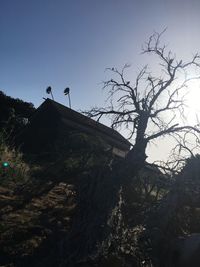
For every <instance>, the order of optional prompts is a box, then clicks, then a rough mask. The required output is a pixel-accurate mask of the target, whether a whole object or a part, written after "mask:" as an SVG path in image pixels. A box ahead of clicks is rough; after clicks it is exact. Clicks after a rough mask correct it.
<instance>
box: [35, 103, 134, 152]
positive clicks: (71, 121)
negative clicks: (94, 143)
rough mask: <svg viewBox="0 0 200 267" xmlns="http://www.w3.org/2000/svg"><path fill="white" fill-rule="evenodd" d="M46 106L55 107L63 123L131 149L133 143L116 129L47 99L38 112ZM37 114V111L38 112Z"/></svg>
mask: <svg viewBox="0 0 200 267" xmlns="http://www.w3.org/2000/svg"><path fill="white" fill-rule="evenodd" d="M45 106H48V108H49V107H51V106H52V107H53V108H54V109H55V110H56V111H57V112H58V113H59V115H60V117H61V119H62V121H63V122H64V123H66V124H68V125H71V126H74V127H75V128H76V127H78V126H80V127H82V129H85V130H86V131H87V129H91V130H92V131H93V132H96V133H97V134H100V135H103V136H107V137H108V138H112V139H114V140H115V141H116V142H119V143H121V144H123V145H125V146H126V147H128V148H130V146H131V143H130V142H128V141H127V140H126V139H125V138H124V137H123V136H122V135H121V134H119V133H118V132H117V131H115V130H114V129H112V128H110V127H108V126H105V125H104V124H102V123H99V122H97V121H95V120H93V119H91V118H89V117H87V116H84V115H83V114H81V113H79V112H77V111H75V110H73V109H70V108H68V107H66V106H64V105H62V104H60V103H58V102H56V101H53V100H51V99H49V98H48V99H46V100H45V101H44V102H43V103H42V105H41V106H40V107H39V108H38V112H39V110H40V109H44V108H45ZM36 113H37V111H36Z"/></svg>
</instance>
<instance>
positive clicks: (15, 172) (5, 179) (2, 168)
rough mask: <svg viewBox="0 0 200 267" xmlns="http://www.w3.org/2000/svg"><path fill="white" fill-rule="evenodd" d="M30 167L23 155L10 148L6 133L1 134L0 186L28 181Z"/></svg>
mask: <svg viewBox="0 0 200 267" xmlns="http://www.w3.org/2000/svg"><path fill="white" fill-rule="evenodd" d="M28 172H29V167H28V165H27V164H26V163H25V162H24V161H23V159H22V154H21V153H19V152H18V151H16V150H15V149H14V148H13V147H10V146H9V145H8V143H7V138H6V136H5V132H3V131H2V132H1V133H0V186H6V185H9V184H18V183H23V182H25V181H26V180H27V179H28Z"/></svg>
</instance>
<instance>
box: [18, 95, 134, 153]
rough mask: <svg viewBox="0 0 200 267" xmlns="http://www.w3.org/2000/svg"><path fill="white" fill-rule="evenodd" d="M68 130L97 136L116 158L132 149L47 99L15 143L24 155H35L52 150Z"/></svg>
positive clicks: (103, 128) (98, 125)
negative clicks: (30, 153) (29, 153)
mask: <svg viewBox="0 0 200 267" xmlns="http://www.w3.org/2000/svg"><path fill="white" fill-rule="evenodd" d="M70 131H77V132H79V133H86V134H88V135H91V136H98V137H100V138H101V139H102V140H103V141H105V143H106V144H107V146H108V148H110V149H112V151H113V154H115V155H117V156H119V157H125V156H126V154H127V153H128V151H129V149H130V146H131V144H130V143H129V142H128V141H127V140H126V139H125V138H124V137H123V136H122V135H121V134H119V133H118V132H117V131H115V130H113V129H111V128H109V127H107V126H105V125H103V124H101V123H99V122H96V121H94V120H93V119H90V118H88V117H86V116H84V115H83V114H81V113H79V112H76V111H74V110H72V109H70V108H68V107H65V106H64V105H61V104H59V103H57V102H55V101H53V100H51V99H46V100H45V101H44V102H43V103H42V105H41V106H39V108H38V109H37V110H36V111H35V113H34V114H33V116H32V117H31V119H30V123H29V124H28V125H26V126H25V128H24V129H23V131H22V132H21V133H20V134H19V135H18V137H17V143H18V145H20V146H21V148H22V150H23V151H25V152H32V153H38V152H39V151H41V150H44V151H45V150H51V149H53V146H54V144H55V142H56V140H58V139H59V140H61V142H62V138H63V136H64V135H65V136H66V135H67V133H68V132H70Z"/></svg>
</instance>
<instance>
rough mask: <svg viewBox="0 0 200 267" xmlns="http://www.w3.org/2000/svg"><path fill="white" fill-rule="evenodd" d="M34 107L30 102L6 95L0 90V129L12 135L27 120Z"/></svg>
mask: <svg viewBox="0 0 200 267" xmlns="http://www.w3.org/2000/svg"><path fill="white" fill-rule="evenodd" d="M34 111H35V108H34V106H33V104H32V103H28V102H24V101H22V100H20V99H15V98H12V97H10V96H6V95H5V94H4V93H3V92H2V91H0V129H2V128H4V129H5V130H6V131H8V132H11V131H12V132H13V135H15V133H16V132H17V131H19V130H20V128H21V127H23V125H24V124H26V123H27V122H28V120H29V119H30V117H31V116H32V115H33V112H34Z"/></svg>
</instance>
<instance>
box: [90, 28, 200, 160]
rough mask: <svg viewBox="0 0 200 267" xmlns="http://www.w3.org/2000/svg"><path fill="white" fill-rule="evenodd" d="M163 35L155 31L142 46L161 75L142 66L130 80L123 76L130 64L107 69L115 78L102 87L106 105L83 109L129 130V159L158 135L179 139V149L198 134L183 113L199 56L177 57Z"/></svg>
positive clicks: (139, 155) (142, 156) (199, 67)
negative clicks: (185, 59) (169, 49)
mask: <svg viewBox="0 0 200 267" xmlns="http://www.w3.org/2000/svg"><path fill="white" fill-rule="evenodd" d="M162 34H163V32H162V33H154V34H153V35H152V36H151V37H150V38H149V40H148V42H146V43H145V46H144V48H142V54H149V55H152V56H154V57H156V59H157V60H158V64H159V67H160V74H159V75H158V76H156V75H154V74H152V72H150V71H149V68H148V66H145V67H143V68H142V70H141V71H140V72H139V73H138V75H137V77H136V79H135V82H134V83H133V82H131V81H129V80H127V79H126V77H125V71H126V70H127V68H128V67H129V65H125V66H124V67H123V69H122V71H119V70H118V69H116V68H109V69H108V70H109V71H111V72H112V73H113V74H114V76H115V79H110V80H108V81H106V82H104V86H103V87H104V88H106V89H108V99H107V100H109V104H108V105H107V106H106V107H103V108H96V107H95V108H92V109H91V110H90V111H88V112H86V114H87V115H88V116H90V117H94V118H96V119H97V120H98V121H99V120H100V119H101V118H102V117H103V116H109V117H110V118H111V126H112V127H113V128H123V127H124V128H125V129H127V130H128V131H129V136H128V139H129V140H132V142H133V148H132V150H131V151H130V153H129V154H128V156H127V158H128V159H130V160H133V158H134V157H135V155H136V156H137V159H138V158H140V159H141V160H142V161H144V160H145V158H146V155H145V151H146V148H147V144H148V143H150V142H152V141H154V140H156V139H158V138H160V137H167V136H173V137H174V138H175V140H176V141H178V142H179V144H180V145H179V146H177V145H176V148H178V151H179V152H181V151H182V150H183V149H187V148H186V146H185V145H186V141H185V137H186V136H188V135H189V134H190V135H191V134H192V135H194V136H195V140H197V139H198V134H199V133H200V128H199V125H190V124H187V120H186V118H185V115H184V110H185V96H186V94H187V92H188V91H187V90H188V89H189V88H188V85H189V82H190V81H191V80H192V79H199V78H200V75H193V76H192V75H191V73H192V72H193V73H194V68H195V72H196V71H200V55H199V54H195V55H194V56H193V57H192V58H191V60H190V61H187V62H184V61H183V60H177V59H176V56H175V55H173V53H172V52H171V51H168V50H167V47H166V46H165V45H162V44H161V42H160V39H161V35H162ZM107 103H108V101H107ZM183 139H184V141H183Z"/></svg>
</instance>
